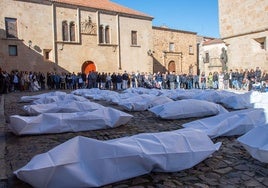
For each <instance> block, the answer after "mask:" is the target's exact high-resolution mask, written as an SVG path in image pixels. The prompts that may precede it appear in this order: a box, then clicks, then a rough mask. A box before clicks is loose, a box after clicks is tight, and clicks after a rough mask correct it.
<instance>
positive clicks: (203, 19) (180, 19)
mask: <svg viewBox="0 0 268 188" xmlns="http://www.w3.org/2000/svg"><path fill="white" fill-rule="evenodd" d="M110 1H112V2H115V3H117V4H120V5H122V6H125V7H128V8H131V9H134V10H137V11H140V12H142V13H145V14H147V15H149V16H152V17H154V19H153V26H158V27H159V26H167V27H168V28H170V29H177V30H183V31H191V32H196V33H197V35H202V36H206V37H215V38H219V37H220V36H219V17H218V0H110Z"/></svg>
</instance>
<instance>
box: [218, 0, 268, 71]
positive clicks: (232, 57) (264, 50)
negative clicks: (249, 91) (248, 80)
mask: <svg viewBox="0 0 268 188" xmlns="http://www.w3.org/2000/svg"><path fill="white" fill-rule="evenodd" d="M219 22H220V35H221V38H222V39H223V40H224V42H225V43H226V45H227V46H228V49H227V53H228V67H229V68H233V69H235V68H243V69H245V68H247V69H251V68H253V69H255V67H257V66H259V67H260V68H261V69H262V70H268V1H267V0H219Z"/></svg>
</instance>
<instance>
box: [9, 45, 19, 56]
mask: <svg viewBox="0 0 268 188" xmlns="http://www.w3.org/2000/svg"><path fill="white" fill-rule="evenodd" d="M8 53H9V56H17V55H18V48H17V46H16V45H8Z"/></svg>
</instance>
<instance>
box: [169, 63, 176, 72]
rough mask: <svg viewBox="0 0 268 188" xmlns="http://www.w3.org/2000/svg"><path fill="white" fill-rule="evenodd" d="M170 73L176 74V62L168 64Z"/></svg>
mask: <svg viewBox="0 0 268 188" xmlns="http://www.w3.org/2000/svg"><path fill="white" fill-rule="evenodd" d="M168 71H169V72H176V65H175V62H174V61H170V62H169V64H168Z"/></svg>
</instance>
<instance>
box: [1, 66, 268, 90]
mask: <svg viewBox="0 0 268 188" xmlns="http://www.w3.org/2000/svg"><path fill="white" fill-rule="evenodd" d="M267 84H268V73H267V72H266V71H263V72H262V71H261V69H260V68H259V67H256V69H255V70H254V69H251V70H248V69H245V70H243V69H241V70H238V69H235V70H232V69H230V70H229V71H228V72H227V71H220V72H217V71H215V72H209V73H208V74H206V73H205V72H202V73H201V74H200V75H197V74H191V73H188V74H183V73H181V74H176V73H175V72H165V73H161V72H157V73H153V74H152V73H147V72H141V73H140V72H132V73H129V72H127V71H124V72H122V73H120V72H119V73H115V72H114V73H105V72H102V73H100V72H96V71H91V72H89V74H87V75H86V74H85V73H77V74H75V73H74V72H73V73H65V72H63V73H60V74H59V73H55V72H48V73H46V74H45V73H42V72H38V73H37V72H27V71H18V70H14V71H11V72H10V73H7V72H6V71H3V70H1V69H0V93H9V92H17V91H39V90H45V89H50V90H52V89H57V90H65V89H69V90H75V89H81V88H99V89H109V90H124V89H127V88H130V87H133V88H136V87H144V88H157V89H177V88H184V89H193V88H195V89H221V90H223V89H235V90H247V91H249V90H253V89H254V90H260V91H267Z"/></svg>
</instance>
